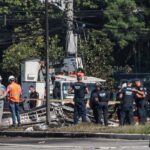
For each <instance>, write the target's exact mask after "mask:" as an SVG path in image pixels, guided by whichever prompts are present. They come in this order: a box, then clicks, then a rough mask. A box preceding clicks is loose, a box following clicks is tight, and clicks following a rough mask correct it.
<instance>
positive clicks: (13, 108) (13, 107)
mask: <svg viewBox="0 0 150 150" xmlns="http://www.w3.org/2000/svg"><path fill="white" fill-rule="evenodd" d="M9 109H10V112H11V116H12V122H13V126H16V118H17V121H18V125H20V113H19V103H15V102H9Z"/></svg>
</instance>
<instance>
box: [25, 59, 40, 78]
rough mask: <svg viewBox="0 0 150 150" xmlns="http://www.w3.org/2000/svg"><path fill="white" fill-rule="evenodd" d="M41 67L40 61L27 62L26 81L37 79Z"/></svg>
mask: <svg viewBox="0 0 150 150" xmlns="http://www.w3.org/2000/svg"><path fill="white" fill-rule="evenodd" d="M39 69H40V64H39V61H26V62H25V81H37V79H38V72H39Z"/></svg>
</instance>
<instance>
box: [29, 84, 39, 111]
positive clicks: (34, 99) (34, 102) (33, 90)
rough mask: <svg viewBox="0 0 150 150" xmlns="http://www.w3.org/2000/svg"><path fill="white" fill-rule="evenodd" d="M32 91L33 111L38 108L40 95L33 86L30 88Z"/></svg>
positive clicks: (31, 106)
mask: <svg viewBox="0 0 150 150" xmlns="http://www.w3.org/2000/svg"><path fill="white" fill-rule="evenodd" d="M29 91H30V99H31V100H30V109H33V108H35V107H36V100H37V99H39V93H38V92H37V91H36V89H35V87H34V86H33V85H31V86H30V87H29Z"/></svg>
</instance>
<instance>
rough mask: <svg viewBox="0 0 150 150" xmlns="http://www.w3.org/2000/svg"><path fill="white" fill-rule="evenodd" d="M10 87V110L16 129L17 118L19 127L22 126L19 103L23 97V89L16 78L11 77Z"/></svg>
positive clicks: (8, 90) (8, 88) (8, 89)
mask: <svg viewBox="0 0 150 150" xmlns="http://www.w3.org/2000/svg"><path fill="white" fill-rule="evenodd" d="M8 80H9V83H10V84H9V85H8V87H7V94H8V101H9V109H10V112H11V116H12V122H13V127H16V118H17V122H18V127H19V126H20V125H21V122H20V113H19V103H20V98H21V95H22V89H21V86H20V85H19V84H17V83H16V82H15V77H14V76H9V79H8Z"/></svg>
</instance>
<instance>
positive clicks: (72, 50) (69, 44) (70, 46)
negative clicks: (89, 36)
mask: <svg viewBox="0 0 150 150" xmlns="http://www.w3.org/2000/svg"><path fill="white" fill-rule="evenodd" d="M66 19H67V20H66V23H67V31H66V55H67V56H70V55H71V56H72V55H73V56H75V55H76V54H77V43H76V40H75V35H74V33H73V26H74V24H73V0H66Z"/></svg>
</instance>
